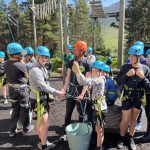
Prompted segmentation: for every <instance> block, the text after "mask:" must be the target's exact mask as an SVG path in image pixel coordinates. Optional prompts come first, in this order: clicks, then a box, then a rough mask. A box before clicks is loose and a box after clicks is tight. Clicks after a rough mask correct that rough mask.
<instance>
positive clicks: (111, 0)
mask: <svg viewBox="0 0 150 150" xmlns="http://www.w3.org/2000/svg"><path fill="white" fill-rule="evenodd" d="M10 1H11V0H5V2H7V3H9V2H10ZM22 1H25V0H18V2H19V3H21V2H22ZM91 1H92V0H91ZM118 1H119V0H102V3H103V6H104V7H107V6H109V5H111V4H113V3H116V2H118Z"/></svg>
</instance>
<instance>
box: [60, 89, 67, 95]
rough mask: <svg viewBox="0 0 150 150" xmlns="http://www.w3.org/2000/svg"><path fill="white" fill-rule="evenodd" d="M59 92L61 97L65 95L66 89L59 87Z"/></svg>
mask: <svg viewBox="0 0 150 150" xmlns="http://www.w3.org/2000/svg"><path fill="white" fill-rule="evenodd" d="M60 92H61V97H65V94H66V91H65V90H64V89H61V90H60Z"/></svg>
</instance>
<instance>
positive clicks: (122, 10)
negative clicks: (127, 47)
mask: <svg viewBox="0 0 150 150" xmlns="http://www.w3.org/2000/svg"><path fill="white" fill-rule="evenodd" d="M124 21H125V0H120V10H119V33H118V34H119V35H118V67H119V68H121V66H122V65H123V53H124V52H123V48H124Z"/></svg>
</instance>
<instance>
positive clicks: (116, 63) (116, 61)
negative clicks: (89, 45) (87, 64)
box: [96, 55, 118, 68]
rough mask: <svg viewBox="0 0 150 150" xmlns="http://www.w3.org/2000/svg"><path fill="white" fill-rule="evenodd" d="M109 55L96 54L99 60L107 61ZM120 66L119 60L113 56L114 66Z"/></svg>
mask: <svg viewBox="0 0 150 150" xmlns="http://www.w3.org/2000/svg"><path fill="white" fill-rule="evenodd" d="M107 58H108V56H102V55H98V56H96V59H97V60H100V61H103V62H105V63H106V61H107ZM117 67H118V60H117V58H116V57H115V58H112V68H117Z"/></svg>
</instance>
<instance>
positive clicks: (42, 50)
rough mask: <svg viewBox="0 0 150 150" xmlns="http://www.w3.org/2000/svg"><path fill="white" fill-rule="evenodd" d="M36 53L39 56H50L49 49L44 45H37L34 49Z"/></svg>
mask: <svg viewBox="0 0 150 150" xmlns="http://www.w3.org/2000/svg"><path fill="white" fill-rule="evenodd" d="M35 54H36V55H39V56H48V57H50V51H49V49H48V48H47V47H46V46H38V47H37V49H36V51H35Z"/></svg>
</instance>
